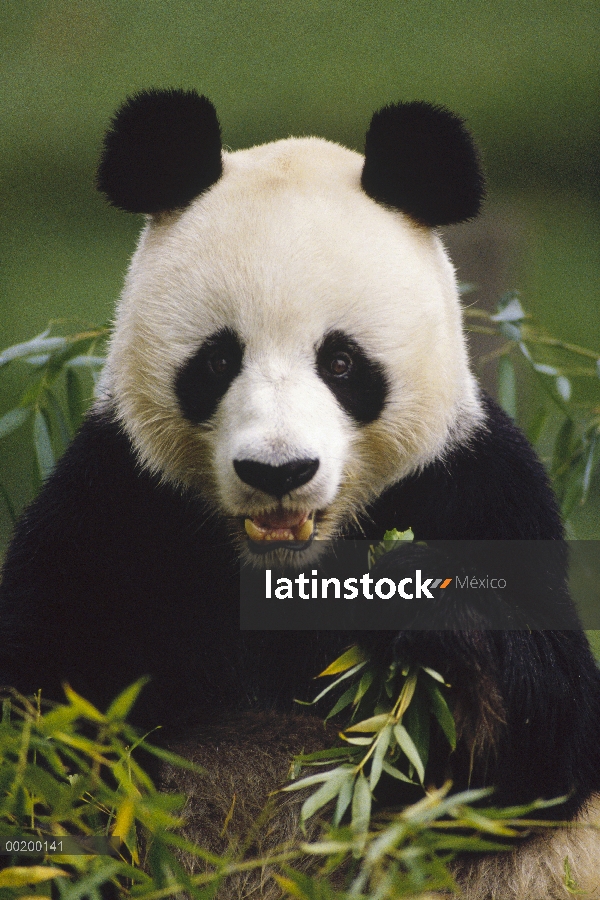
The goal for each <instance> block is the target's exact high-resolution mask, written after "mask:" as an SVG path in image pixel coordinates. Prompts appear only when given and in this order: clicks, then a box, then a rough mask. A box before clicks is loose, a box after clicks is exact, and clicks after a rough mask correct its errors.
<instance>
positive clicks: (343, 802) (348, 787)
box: [333, 775, 354, 828]
mask: <svg viewBox="0 0 600 900" xmlns="http://www.w3.org/2000/svg"><path fill="white" fill-rule="evenodd" d="M353 793H354V775H353V776H352V778H347V779H346V780H345V781H344V782H343V784H342V787H341V789H340V792H339V794H338V798H337V803H336V807H335V813H334V814H333V825H334V827H335V828H337V826H338V825H339V824H340V822H341V821H342V818H343V816H344V813H345V812H346V810H347V809H348V807H349V806H350V803H351V801H352V795H353Z"/></svg>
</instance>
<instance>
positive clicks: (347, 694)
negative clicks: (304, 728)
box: [325, 685, 356, 722]
mask: <svg viewBox="0 0 600 900" xmlns="http://www.w3.org/2000/svg"><path fill="white" fill-rule="evenodd" d="M355 693H356V688H355V687H354V685H353V686H352V687H349V688H348V690H347V691H344V693H343V694H342V696H341V697H340V698H339V700H338V701H337V703H336V704H335V706H334V707H333V709H331V710H330V711H329V712H328V713H327V715H326V716H325V721H326V722H327V721H328V720H329V719H331V718H333V716H337V714H338V713H339V712H341V711H342V710H343V709H345V708H346V707H347V706H350V704H351V703H352V702H353V700H354V695H355Z"/></svg>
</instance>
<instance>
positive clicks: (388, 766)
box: [383, 760, 418, 784]
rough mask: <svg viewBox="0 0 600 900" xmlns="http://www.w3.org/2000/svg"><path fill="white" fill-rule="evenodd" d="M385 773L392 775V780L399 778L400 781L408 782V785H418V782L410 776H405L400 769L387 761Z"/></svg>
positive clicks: (384, 767) (384, 766) (384, 764)
mask: <svg viewBox="0 0 600 900" xmlns="http://www.w3.org/2000/svg"><path fill="white" fill-rule="evenodd" d="M383 771H384V772H387V774H388V775H391V776H392V778H397V779H398V781H404V782H406V784H418V781H413V780H412V779H411V778H409V777H408V775H405V774H404V772H401V771H400V769H397V768H396V767H395V766H392V764H391V763H389V762H386V760H384V761H383Z"/></svg>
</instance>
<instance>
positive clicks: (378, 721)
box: [345, 713, 390, 732]
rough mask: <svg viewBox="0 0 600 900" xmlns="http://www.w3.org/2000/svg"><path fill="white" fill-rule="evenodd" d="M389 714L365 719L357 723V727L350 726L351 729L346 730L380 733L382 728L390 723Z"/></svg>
mask: <svg viewBox="0 0 600 900" xmlns="http://www.w3.org/2000/svg"><path fill="white" fill-rule="evenodd" d="M389 718H390V716H389V713H380V714H379V715H378V716H371V717H370V718H368V719H363V721H362V722H357V723H356V725H350V727H349V728H346V729H345V730H346V731H365V732H367V731H379V729H380V728H383V726H384V725H386V724H387V722H388V721H389Z"/></svg>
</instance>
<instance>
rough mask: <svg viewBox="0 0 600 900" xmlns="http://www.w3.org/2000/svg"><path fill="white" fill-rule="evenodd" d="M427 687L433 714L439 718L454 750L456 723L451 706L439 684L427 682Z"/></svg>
mask: <svg viewBox="0 0 600 900" xmlns="http://www.w3.org/2000/svg"><path fill="white" fill-rule="evenodd" d="M425 688H426V690H427V693H428V694H429V702H430V708H431V712H432V714H433V716H434V717H435V718H436V719H437V721H438V722H439V724H440V727H441V729H442V731H443V732H444V734H445V735H446V739H447V741H448V743H449V744H450V746H451V747H452V749H453V750H455V749H456V725H455V724H454V717H453V716H452V713H451V712H450V707H449V706H448V704H447V702H446V698H445V697H444V695H443V694H442V692H441V691H440V689H439V688H438V686H437V685H435V684H431V682H429V683H427V682H425Z"/></svg>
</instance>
